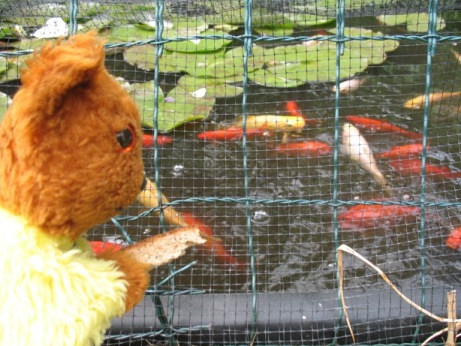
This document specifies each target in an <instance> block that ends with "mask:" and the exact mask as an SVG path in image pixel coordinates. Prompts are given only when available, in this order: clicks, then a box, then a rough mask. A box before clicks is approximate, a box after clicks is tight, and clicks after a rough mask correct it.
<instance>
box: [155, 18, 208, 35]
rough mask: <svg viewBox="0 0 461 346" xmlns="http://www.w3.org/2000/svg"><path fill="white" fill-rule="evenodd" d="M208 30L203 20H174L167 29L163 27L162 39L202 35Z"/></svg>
mask: <svg viewBox="0 0 461 346" xmlns="http://www.w3.org/2000/svg"><path fill="white" fill-rule="evenodd" d="M207 29H208V24H206V22H205V21H204V20H200V19H199V20H194V21H190V20H188V21H186V20H175V21H172V22H171V26H170V27H169V28H168V27H166V26H164V30H163V33H162V37H164V38H176V37H187V36H194V35H200V34H203V33H204V32H205V31H206V30H207Z"/></svg>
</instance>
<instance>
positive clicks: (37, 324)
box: [0, 209, 127, 346]
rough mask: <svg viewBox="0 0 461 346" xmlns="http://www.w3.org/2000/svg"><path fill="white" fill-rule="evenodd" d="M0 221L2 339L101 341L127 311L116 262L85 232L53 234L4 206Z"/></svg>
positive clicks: (16, 342) (49, 342)
mask: <svg viewBox="0 0 461 346" xmlns="http://www.w3.org/2000/svg"><path fill="white" fill-rule="evenodd" d="M0 225H1V227H0V239H1V242H2V251H1V252H0V277H1V278H2V281H3V282H2V283H1V284H0V297H7V299H5V300H4V301H2V302H1V307H0V345H19V346H20V345H34V346H37V345H46V346H51V345H60V346H61V345H66V346H72V345H75V346H77V345H78V346H80V345H82V346H83V345H94V344H96V345H98V344H100V343H101V342H102V341H103V335H104V332H105V330H106V328H108V327H109V325H110V320H111V318H112V317H115V316H120V315H122V314H123V313H124V311H125V297H126V293H127V282H126V281H125V280H124V279H123V277H124V274H123V273H122V272H120V271H119V270H117V265H116V262H115V261H107V260H102V259H98V258H96V257H95V256H94V255H93V253H91V252H89V251H88V250H87V248H88V247H87V244H86V241H85V240H84V239H83V238H80V239H79V240H78V241H76V242H72V241H71V240H69V238H66V237H57V236H51V235H49V234H47V233H45V232H42V231H41V230H40V229H39V228H37V227H35V226H33V225H31V224H29V223H28V222H27V221H26V220H25V219H24V218H20V217H17V216H15V215H13V214H11V213H9V212H7V211H5V210H3V209H0ZM76 244H78V245H76Z"/></svg>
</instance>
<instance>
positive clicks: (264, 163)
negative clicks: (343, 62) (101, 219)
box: [96, 42, 461, 292]
mask: <svg viewBox="0 0 461 346" xmlns="http://www.w3.org/2000/svg"><path fill="white" fill-rule="evenodd" d="M454 48H456V47H453V46H452V45H450V44H440V45H438V48H437V52H436V55H435V56H434V58H433V62H432V63H433V69H432V82H433V90H434V91H442V90H444V91H456V90H461V65H460V64H459V63H458V62H457V61H456V60H455V59H454V57H453V54H452V52H451V50H452V49H454ZM425 72H426V47H425V46H424V45H421V44H420V43H411V42H410V43H409V42H405V43H402V44H401V46H400V47H399V49H398V50H397V51H395V52H393V53H391V54H389V58H388V60H387V61H386V62H385V64H383V65H381V66H376V67H371V68H369V69H368V70H367V71H366V74H365V75H364V77H365V78H366V83H365V84H364V85H363V86H361V87H360V88H359V89H358V90H357V91H356V92H355V93H353V94H351V95H346V96H341V102H340V110H339V113H340V124H341V126H342V124H343V123H344V120H343V118H344V116H346V115H351V114H353V115H361V116H370V117H380V118H385V119H386V120H388V121H390V122H392V123H394V124H396V125H399V126H402V127H405V128H408V129H409V130H410V131H418V132H422V130H423V110H408V109H404V108H403V104H404V102H405V100H407V99H409V98H412V97H414V96H416V95H418V94H422V93H423V92H424V83H425V80H426V77H425ZM144 77H145V76H144V75H141V79H142V78H144ZM136 78H140V76H139V75H137V77H136ZM169 80H170V79H169V78H166V79H162V83H164V84H165V83H166V84H168V83H169ZM332 86H333V84H332V83H319V84H310V85H305V86H302V87H299V88H296V89H290V90H280V89H270V88H263V87H260V86H257V85H251V86H250V87H249V94H248V108H247V111H248V113H249V114H284V115H286V114H287V113H286V110H285V104H286V101H287V100H296V101H297V102H298V104H299V106H300V108H301V109H302V110H303V113H304V114H305V115H306V116H307V117H309V118H314V119H319V120H321V121H322V124H321V125H320V126H318V127H307V128H306V129H304V130H303V131H302V132H301V133H294V134H291V136H290V138H289V140H290V141H295V140H307V139H309V140H320V141H324V142H327V143H329V144H330V145H334V133H335V132H334V93H333V92H332V91H331V88H332ZM241 102H242V100H241V97H237V98H235V99H219V100H218V102H217V105H216V107H215V109H214V110H213V114H212V116H211V117H210V119H208V120H207V121H206V122H205V123H196V124H189V125H186V126H184V127H182V128H179V129H176V130H175V131H173V132H172V133H171V135H172V136H173V137H174V139H175V140H174V143H173V144H171V145H167V146H165V147H163V148H161V149H160V150H159V152H158V154H159V157H158V167H157V169H158V170H159V173H160V178H161V186H162V191H163V192H164V194H165V195H166V196H168V198H169V199H170V200H171V201H176V200H182V199H188V198H227V199H228V200H227V202H215V201H212V202H197V203H189V202H185V203H182V204H180V205H178V206H177V209H178V210H185V211H191V212H193V214H194V215H196V216H199V217H201V218H203V221H204V222H205V223H206V224H208V225H210V226H212V227H213V229H214V231H215V235H216V237H219V238H221V239H222V241H223V244H224V245H225V246H226V248H227V250H228V251H229V253H231V254H232V255H233V256H235V257H237V258H238V259H240V260H241V261H242V262H245V261H248V260H249V257H248V255H249V244H248V227H247V217H249V218H250V220H251V222H250V225H251V232H252V236H253V252H254V256H255V271H256V274H257V288H258V290H259V291H290V292H319V291H322V290H325V289H329V288H335V287H336V269H337V268H336V265H335V258H336V254H335V246H336V245H337V244H342V243H345V244H347V245H349V246H351V247H352V248H354V249H355V250H357V251H358V252H359V253H361V254H362V255H364V256H365V257H367V258H368V259H369V260H370V261H372V262H373V263H375V264H377V265H378V266H380V268H381V269H383V270H384V271H385V272H386V273H388V274H389V275H390V277H391V279H393V280H396V282H397V283H398V285H399V286H401V287H408V286H415V285H419V280H420V279H419V278H420V265H421V256H422V250H421V247H420V244H421V243H422V240H421V236H423V235H424V244H425V247H424V255H425V266H426V268H425V275H427V281H426V284H427V285H428V286H440V285H443V286H450V287H451V286H454V285H459V284H460V275H459V273H460V270H461V258H460V255H459V253H456V252H454V251H453V250H451V249H449V248H448V247H447V246H446V245H445V240H446V238H447V236H448V234H449V232H450V230H451V229H452V228H454V227H456V226H459V225H461V217H460V213H459V208H457V207H453V206H448V207H445V206H436V207H428V208H427V210H426V215H425V223H424V226H425V230H424V232H421V231H420V228H421V218H420V217H413V218H406V219H403V218H401V219H399V221H398V222H397V224H394V223H393V222H391V221H390V220H384V221H383V222H382V224H376V225H375V227H374V228H373V229H369V230H367V231H366V232H363V231H354V230H347V231H345V230H341V229H340V230H339V231H338V234H337V236H336V238H337V243H336V242H335V231H334V218H333V207H331V205H330V204H328V203H327V202H328V201H331V200H332V199H333V155H329V156H325V157H321V158H315V159H313V158H306V157H302V156H299V157H287V156H284V155H283V154H280V153H277V152H276V151H275V146H276V145H277V144H280V143H281V141H282V135H281V134H275V135H271V136H268V137H256V138H250V139H249V140H248V143H247V147H246V153H247V170H246V172H247V174H246V176H247V179H248V180H247V182H248V186H247V188H248V190H247V191H248V196H247V197H250V198H254V199H257V200H263V201H264V203H259V204H252V205H251V206H250V207H249V208H247V207H246V205H245V203H244V202H242V201H241V200H239V199H241V198H244V197H246V194H245V193H246V189H245V174H244V163H243V158H244V153H243V148H242V143H241V141H237V142H227V143H211V142H202V141H200V140H198V139H197V138H196V135H197V134H198V133H199V132H202V131H206V130H212V129H214V127H215V125H216V124H223V123H227V124H231V123H233V122H234V121H235V120H236V117H237V116H238V115H240V114H241ZM460 107H461V100H460V98H459V97H458V98H452V99H450V100H447V101H444V102H442V103H440V104H436V105H434V106H433V107H432V108H431V110H430V114H429V129H428V138H429V139H430V148H429V150H428V152H427V160H428V162H429V163H431V164H434V165H446V166H448V167H449V168H450V169H452V170H454V171H461V154H460V153H461V120H460ZM363 135H364V136H365V137H366V139H367V141H368V142H369V144H370V146H371V148H372V150H373V152H375V153H379V152H384V151H387V150H389V149H390V147H391V146H395V145H403V144H408V143H410V142H414V141H410V140H408V139H406V138H404V137H402V136H399V135H396V134H379V133H367V132H363ZM144 158H145V165H146V170H147V173H148V175H149V176H150V177H151V178H152V179H154V175H155V173H154V150H153V149H146V150H145V152H144ZM379 167H380V169H381V171H382V173H383V174H384V175H385V176H386V177H387V178H388V179H389V181H390V182H391V183H392V185H393V196H392V200H393V201H408V200H410V201H420V200H421V198H422V196H421V180H420V178H419V177H418V176H413V177H406V176H401V175H400V174H399V173H396V172H395V171H394V170H392V168H391V167H390V166H389V164H388V162H387V161H386V160H379ZM338 173H339V174H338V185H337V199H338V200H341V201H351V200H355V199H363V200H367V199H376V198H380V197H383V196H382V193H381V190H380V188H379V186H377V185H376V183H375V182H374V181H373V179H372V178H371V176H370V175H369V173H367V172H365V171H364V170H362V169H361V168H359V167H358V165H357V164H355V163H353V162H351V161H350V159H349V158H348V157H345V156H344V155H342V154H339V172H338ZM460 184H461V180H460V179H458V180H448V179H445V180H443V179H442V180H441V179H434V178H431V177H428V178H427V180H426V185H425V186H424V189H425V194H424V195H423V197H424V198H425V201H426V202H437V203H443V202H459V196H460V194H461V185H460ZM299 201H301V202H299ZM315 201H317V202H315ZM344 209H345V207H344V206H340V207H339V208H338V211H339V212H341V211H343V210H344ZM138 211H139V209H137V208H135V207H134V208H132V209H131V210H130V211H129V213H130V214H135V213H137V212H138ZM158 225H159V219H158V217H157V216H150V217H145V218H143V219H139V220H136V221H131V222H127V223H126V226H127V228H129V229H130V230H133V232H132V234H133V237H134V239H137V237H142V236H145V234H155V233H156V232H158V230H159V226H158ZM102 230H103V231H104V232H105V233H106V234H111V232H113V230H114V228H113V226H111V225H106V226H105V227H104V228H103V229H102ZM96 233H100V232H99V231H97V232H96ZM191 260H197V264H196V265H195V266H194V267H193V268H192V269H190V270H189V271H187V272H185V273H183V274H181V275H179V276H177V277H176V280H175V284H176V286H177V288H178V287H181V288H195V289H205V290H208V291H210V292H249V291H250V289H251V275H250V271H238V270H236V269H235V268H231V267H228V266H225V265H222V264H220V263H219V259H218V258H215V257H213V256H210V254H209V253H207V252H203V251H201V250H200V249H194V250H192V251H190V252H189V254H188V256H185V257H184V258H182V259H181V260H179V261H178V262H177V268H179V267H180V266H181V265H182V264H187V263H189V262H190V261H191ZM346 266H347V268H348V270H347V271H346V276H347V285H348V287H349V288H353V287H358V288H364V287H366V286H367V285H368V284H376V282H379V279H378V278H377V276H376V275H371V272H370V271H369V270H368V269H365V267H364V265H363V264H362V263H361V262H359V261H357V260H355V259H351V258H347V257H346ZM167 273H168V269H167V268H161V269H159V270H158V271H157V272H156V273H155V274H154V276H155V277H156V279H157V280H158V279H160V278H162V277H164V276H165V275H167Z"/></svg>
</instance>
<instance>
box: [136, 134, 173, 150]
mask: <svg viewBox="0 0 461 346" xmlns="http://www.w3.org/2000/svg"><path fill="white" fill-rule="evenodd" d="M157 143H158V145H163V144H170V143H173V138H172V137H170V136H164V135H158V136H157ZM154 144H155V143H154V136H153V135H149V134H146V133H143V135H142V146H143V148H149V147H152V146H154Z"/></svg>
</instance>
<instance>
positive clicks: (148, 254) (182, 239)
mask: <svg viewBox="0 0 461 346" xmlns="http://www.w3.org/2000/svg"><path fill="white" fill-rule="evenodd" d="M205 242H206V239H205V238H204V237H203V235H202V233H201V232H200V230H199V229H198V228H197V227H184V228H177V229H174V230H172V231H169V232H167V233H162V234H158V235H156V236H153V237H149V238H147V239H144V240H141V241H140V242H139V243H136V244H133V245H130V246H128V247H126V248H123V249H122V250H120V251H122V252H128V253H129V254H130V255H131V256H132V257H133V258H134V259H136V261H138V262H141V263H145V264H148V265H150V266H151V267H152V268H155V267H158V266H161V265H164V264H167V263H169V262H171V261H173V260H175V259H177V258H178V257H180V256H182V255H184V253H185V251H186V250H187V249H188V248H189V247H191V246H194V245H199V244H203V243H205Z"/></svg>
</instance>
